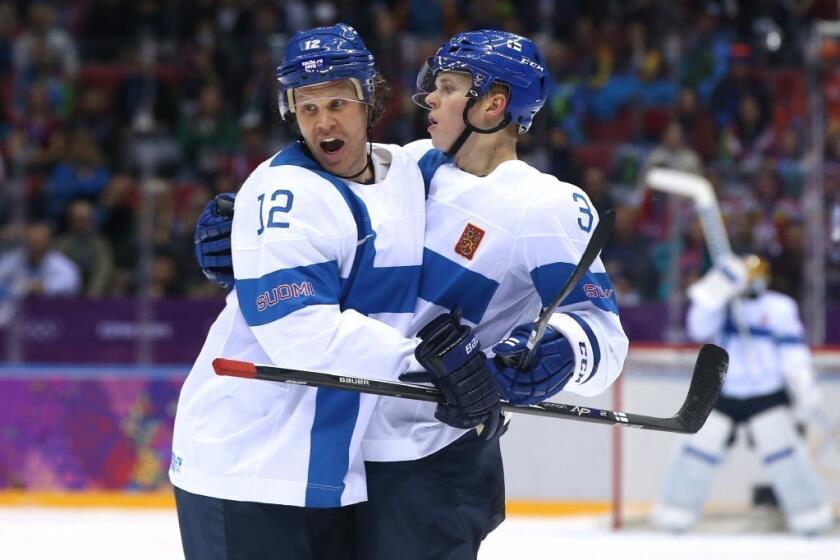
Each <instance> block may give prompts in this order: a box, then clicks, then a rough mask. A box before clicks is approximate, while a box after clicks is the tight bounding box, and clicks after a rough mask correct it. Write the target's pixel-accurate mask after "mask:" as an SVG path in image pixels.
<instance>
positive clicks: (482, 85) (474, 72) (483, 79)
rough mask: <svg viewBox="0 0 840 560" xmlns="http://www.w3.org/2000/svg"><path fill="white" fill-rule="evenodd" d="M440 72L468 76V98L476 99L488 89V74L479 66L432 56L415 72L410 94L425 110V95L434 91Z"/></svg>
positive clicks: (449, 58) (427, 105)
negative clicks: (413, 84) (415, 76)
mask: <svg viewBox="0 0 840 560" xmlns="http://www.w3.org/2000/svg"><path fill="white" fill-rule="evenodd" d="M441 72H458V73H461V74H464V75H466V76H469V78H470V81H471V84H470V89H469V91H467V95H466V96H467V97H469V98H473V99H478V98H479V97H481V96H482V95H484V94H485V93H487V91H488V90H489V89H490V83H491V81H490V74H489V73H487V72H485V71H484V70H482V69H481V68H478V67H476V66H473V65H472V64H468V63H466V62H463V61H460V60H455V59H453V58H451V57H445V56H432V57H429V58H428V59H427V60H426V62H425V63H424V64H423V67H422V68H420V71H419V72H418V73H417V80H416V82H415V92H414V94H413V95H412V96H411V100H412V101H414V103H415V104H416V105H418V106H419V107H421V108H423V109H426V110H428V109H430V107H429V104H428V103H426V97H427V96H428V95H429V94H430V93H432V92H433V91H435V78H437V76H438V74H440V73H441Z"/></svg>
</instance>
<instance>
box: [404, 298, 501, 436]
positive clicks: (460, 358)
mask: <svg viewBox="0 0 840 560" xmlns="http://www.w3.org/2000/svg"><path fill="white" fill-rule="evenodd" d="M418 337H419V338H420V340H421V343H420V344H419V345H418V346H417V349H416V350H415V352H414V355H415V356H416V357H417V361H419V362H420V364H421V365H422V366H423V367H424V368H426V370H427V373H426V372H424V373H423V374H405V375H403V376H401V377H400V379H402V380H404V381H429V382H431V383H434V384H435V386H437V388H438V389H440V391H441V393H443V394H444V396H445V397H446V400H447V402H446V403H445V404H439V405H438V407H437V410H436V411H435V418H437V419H438V420H440V421H441V422H443V423H444V424H448V425H449V426H453V427H455V428H462V429H469V428H475V427H477V426H479V425H480V424H484V428H483V429H482V430H481V432H480V433H479V436H480V437H481V438H482V439H485V440H489V439H491V438H493V436H494V435H496V432H497V430H498V428H499V426H500V424H501V422H500V418H501V403H500V402H499V393H498V390H497V388H496V383H495V381H494V380H493V375H492V373H491V372H490V370H489V369H488V368H487V364H486V362H487V357H486V356H485V355H484V353H483V352H482V351H481V345H480V344H479V342H478V339H477V338H476V337H475V335H474V334H473V332H472V329H471V328H470V327H468V326H466V325H462V324H460V317H459V316H458V314H457V312H456V313H454V314H449V313H447V314H444V315H440V316H438V317H437V318H435V319H434V320H433V321H431V322H430V323H429V324H428V325H426V326H425V327H423V329H422V330H421V331H420V333H419V334H418Z"/></svg>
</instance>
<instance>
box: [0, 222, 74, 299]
mask: <svg viewBox="0 0 840 560" xmlns="http://www.w3.org/2000/svg"><path fill="white" fill-rule="evenodd" d="M51 241H52V232H51V230H50V226H49V225H47V224H46V223H43V222H36V223H33V224H30V225H29V227H28V228H27V230H26V244H25V246H24V247H22V248H18V249H12V250H10V251H8V252H6V253H5V254H4V255H2V256H0V293H2V294H5V295H6V296H7V297H9V296H10V297H12V298H25V297H32V296H35V297H38V296H73V295H76V294H78V293H79V292H80V291H81V277H80V275H79V269H78V268H77V267H76V265H75V264H74V263H73V261H71V260H70V259H68V258H67V257H65V256H64V255H63V254H61V253H60V252H59V251H56V250H55V249H53V248H52V247H51Z"/></svg>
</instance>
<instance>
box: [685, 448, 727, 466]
mask: <svg viewBox="0 0 840 560" xmlns="http://www.w3.org/2000/svg"><path fill="white" fill-rule="evenodd" d="M683 451H684V452H685V454H686V455H691V456H692V457H696V458H697V459H700V460H701V461H703V462H704V463H709V464H710V465H717V464H718V463H720V457H718V456H717V455H712V454H711V453H707V452H705V451H701V450H699V449H697V448H696V447H691V446H690V445H686V446H685V447H683Z"/></svg>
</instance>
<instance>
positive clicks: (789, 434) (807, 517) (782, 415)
mask: <svg viewBox="0 0 840 560" xmlns="http://www.w3.org/2000/svg"><path fill="white" fill-rule="evenodd" d="M749 429H750V432H751V434H752V438H753V441H754V442H755V445H756V450H757V452H758V453H759V454H760V458H761V461H762V465H763V466H764V468H765V469H766V470H767V474H768V475H769V477H770V481H771V483H772V484H773V489H774V490H775V491H776V495H777V496H778V498H779V505H780V506H781V508H782V511H783V512H784V514H785V519H786V521H787V524H788V527H789V528H790V529H791V530H792V531H794V532H796V533H801V534H815V533H821V532H823V531H825V530H826V529H828V528H829V527H830V526H831V524H832V522H833V519H832V517H833V515H832V511H831V507H830V505H829V504H828V501H827V500H826V495H825V492H824V491H823V489H822V485H821V483H820V480H819V478H818V477H817V475H816V473H815V472H814V468H813V466H812V465H811V461H810V458H809V456H808V453H807V451H806V450H805V448H804V446H803V444H802V440H801V439H800V438H799V437H798V436H797V434H796V428H795V422H794V419H793V415H792V414H791V412H790V409H789V408H788V407H786V406H777V407H774V408H771V409H769V410H767V411H765V412H762V413H761V414H758V415H756V416H754V417H753V418H751V419H750V421H749Z"/></svg>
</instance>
